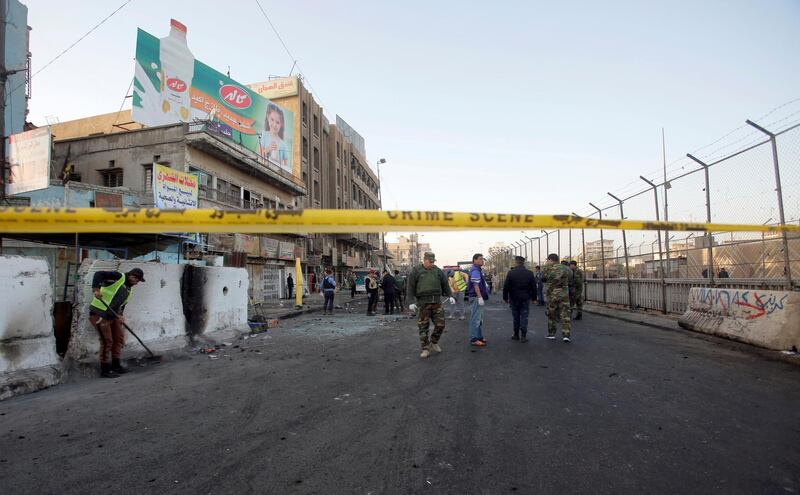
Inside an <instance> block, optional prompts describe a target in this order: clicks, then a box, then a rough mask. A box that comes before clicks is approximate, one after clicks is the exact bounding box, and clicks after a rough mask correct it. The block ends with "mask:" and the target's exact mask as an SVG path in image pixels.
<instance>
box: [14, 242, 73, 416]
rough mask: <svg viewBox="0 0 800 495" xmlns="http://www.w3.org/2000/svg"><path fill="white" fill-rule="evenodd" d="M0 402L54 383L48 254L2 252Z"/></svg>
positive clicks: (57, 374)
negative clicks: (28, 254)
mask: <svg viewBox="0 0 800 495" xmlns="http://www.w3.org/2000/svg"><path fill="white" fill-rule="evenodd" d="M0 280H2V281H3V283H2V284H0V400H2V399H6V398H8V397H12V396H14V395H17V394H20V393H25V392H32V391H34V390H39V389H42V388H45V387H49V386H52V385H55V384H56V383H58V382H59V381H60V380H61V377H62V372H61V360H60V359H59V357H58V354H56V340H55V337H54V336H53V316H52V308H53V293H52V292H53V290H52V287H51V285H50V275H49V271H48V266H47V261H45V259H44V258H24V257H21V256H0Z"/></svg>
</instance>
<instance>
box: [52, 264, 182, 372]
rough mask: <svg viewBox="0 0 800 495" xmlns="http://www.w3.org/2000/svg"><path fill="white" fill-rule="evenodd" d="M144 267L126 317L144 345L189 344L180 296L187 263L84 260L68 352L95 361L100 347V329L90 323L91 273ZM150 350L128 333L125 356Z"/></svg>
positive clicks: (174, 346)
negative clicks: (167, 263) (145, 348)
mask: <svg viewBox="0 0 800 495" xmlns="http://www.w3.org/2000/svg"><path fill="white" fill-rule="evenodd" d="M133 268H141V269H142V271H143V272H144V278H145V280H146V282H142V283H140V284H139V285H137V286H136V287H135V288H134V289H133V296H132V297H131V299H130V302H129V303H128V306H127V307H126V308H125V321H126V323H127V324H128V326H130V327H131V328H132V329H133V331H134V332H136V335H138V336H139V338H140V339H142V341H144V343H145V345H147V347H149V348H150V349H152V350H153V351H154V352H156V351H165V350H170V349H179V348H182V347H184V346H186V345H187V343H188V340H187V335H186V319H185V317H184V314H183V302H182V298H181V279H182V276H183V270H184V265H163V264H160V263H141V262H129V261H122V262H120V261H106V260H85V261H84V262H83V263H82V264H81V268H80V271H79V272H78V274H79V280H78V284H79V285H78V291H77V298H76V304H75V311H74V313H73V318H72V335H71V337H70V342H69V349H68V350H67V356H68V357H69V358H71V359H75V360H77V361H84V362H86V361H88V362H96V361H97V353H98V350H99V347H100V341H99V337H98V335H97V330H95V329H94V328H93V327H92V326H91V324H90V323H89V304H90V302H91V300H92V297H93V295H92V277H93V276H94V274H95V273H96V272H98V271H121V272H123V273H125V272H127V271H130V270H131V269H133ZM146 354H147V351H145V350H144V348H143V347H142V346H141V345H140V344H139V343H138V342H137V341H136V339H135V338H134V337H133V336H132V335H130V334H128V335H127V336H126V344H125V349H124V350H123V358H132V357H139V356H145V355H146Z"/></svg>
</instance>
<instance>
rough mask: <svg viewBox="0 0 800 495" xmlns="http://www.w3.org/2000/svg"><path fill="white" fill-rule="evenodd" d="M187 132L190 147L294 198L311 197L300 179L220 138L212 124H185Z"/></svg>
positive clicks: (241, 147)
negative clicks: (307, 195)
mask: <svg viewBox="0 0 800 495" xmlns="http://www.w3.org/2000/svg"><path fill="white" fill-rule="evenodd" d="M185 129H186V145H187V146H191V147H192V148H195V149H198V150H200V151H203V152H205V153H208V154H209V155H211V156H214V157H215V158H218V159H219V160H222V161H224V162H225V163H227V164H229V165H232V166H234V167H236V168H238V169H240V170H243V171H245V172H247V173H249V174H252V175H254V176H255V177H256V178H257V179H259V180H263V181H265V182H268V183H271V184H273V185H275V186H277V187H280V188H282V189H284V190H286V191H288V192H290V193H292V194H293V195H296V196H305V195H306V194H307V193H308V192H307V189H306V187H305V186H304V185H303V184H302V182H301V181H300V179H298V178H297V177H295V176H294V175H292V174H290V173H289V172H287V171H285V170H283V169H282V168H280V167H279V166H277V165H276V164H274V163H272V162H270V161H269V160H267V159H266V158H264V157H262V156H259V155H258V154H257V153H255V152H253V151H251V150H249V149H247V148H245V147H244V146H240V145H238V144H236V143H235V142H233V141H231V140H230V139H227V138H225V137H222V136H218V135H217V134H216V132H215V130H214V128H213V127H212V126H210V125H209V122H206V121H197V122H191V123H188V124H185Z"/></svg>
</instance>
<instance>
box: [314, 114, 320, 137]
mask: <svg viewBox="0 0 800 495" xmlns="http://www.w3.org/2000/svg"><path fill="white" fill-rule="evenodd" d="M314 134H315V135H317V136H319V117H317V116H316V115H314Z"/></svg>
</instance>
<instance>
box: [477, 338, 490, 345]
mask: <svg viewBox="0 0 800 495" xmlns="http://www.w3.org/2000/svg"><path fill="white" fill-rule="evenodd" d="M478 340H480V341H481V342H483V345H486V344H488V343H489V341H488V340H486V339H478Z"/></svg>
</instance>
